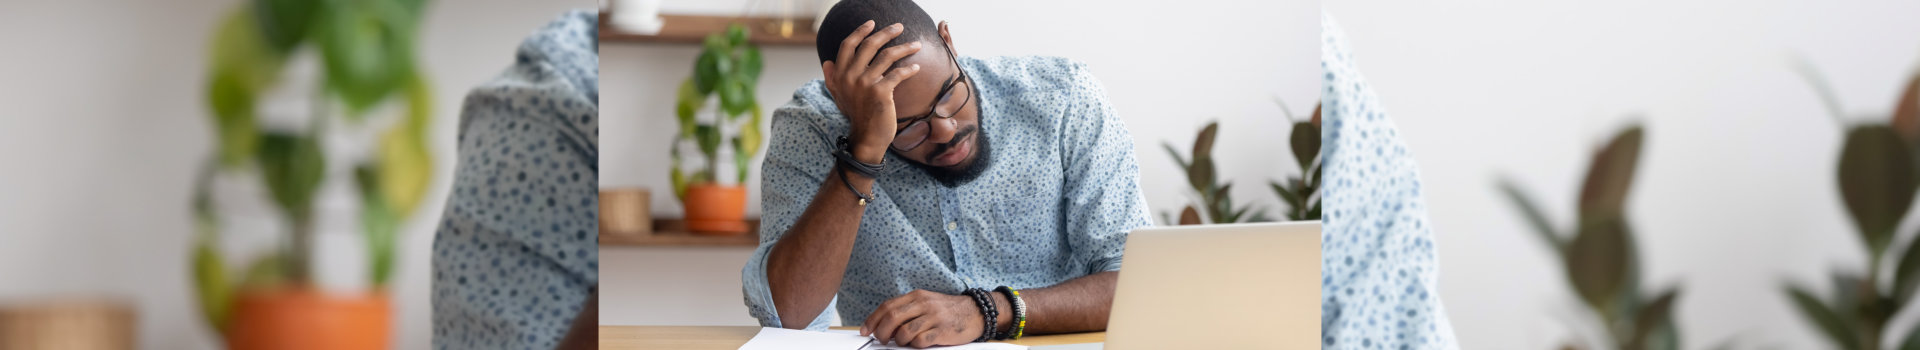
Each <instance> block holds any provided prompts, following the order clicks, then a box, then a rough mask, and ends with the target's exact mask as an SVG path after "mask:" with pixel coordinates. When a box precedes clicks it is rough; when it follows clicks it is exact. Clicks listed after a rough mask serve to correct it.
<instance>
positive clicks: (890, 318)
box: [873, 302, 925, 344]
mask: <svg viewBox="0 0 1920 350" xmlns="http://www.w3.org/2000/svg"><path fill="white" fill-rule="evenodd" d="M924 311H925V308H922V307H921V305H920V303H918V302H908V303H904V304H901V305H898V306H895V307H894V308H893V309H891V310H889V311H888V312H887V313H886V314H885V315H883V316H882V317H881V321H880V322H879V323H875V324H874V326H873V336H874V337H875V338H877V339H879V340H880V343H881V344H886V343H887V342H897V343H905V342H906V341H907V338H900V337H897V336H896V332H898V331H899V329H900V327H901V325H903V324H905V323H906V322H907V321H912V320H913V319H915V318H918V317H920V315H921V314H924V313H925V312H924Z"/></svg>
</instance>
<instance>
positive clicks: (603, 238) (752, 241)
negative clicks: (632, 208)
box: [600, 219, 760, 247]
mask: <svg viewBox="0 0 1920 350" xmlns="http://www.w3.org/2000/svg"><path fill="white" fill-rule="evenodd" d="M759 232H760V219H747V233H744V234H738V235H731V236H719V235H708V234H701V233H694V232H693V231H690V230H688V229H687V222H686V220H680V219H654V220H653V232H647V233H641V232H610V231H605V230H602V231H600V245H601V246H642V247H646V246H654V247H661V246H710V247H758V246H760V234H759Z"/></svg>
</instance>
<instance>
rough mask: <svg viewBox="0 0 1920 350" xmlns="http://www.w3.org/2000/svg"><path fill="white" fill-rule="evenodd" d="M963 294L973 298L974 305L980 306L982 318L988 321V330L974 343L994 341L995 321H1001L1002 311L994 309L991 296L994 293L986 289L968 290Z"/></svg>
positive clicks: (982, 332) (981, 333)
mask: <svg viewBox="0 0 1920 350" xmlns="http://www.w3.org/2000/svg"><path fill="white" fill-rule="evenodd" d="M962 293H964V294H966V295H967V296H970V297H973V303H974V305H979V306H980V316H983V317H982V318H983V319H985V320H986V325H987V327H986V330H984V331H981V332H980V337H979V338H974V339H973V341H974V342H983V341H988V340H994V339H995V338H994V337H995V335H996V332H994V324H993V323H994V321H996V320H999V319H1000V310H999V309H996V308H994V304H993V296H992V295H991V294H989V293H993V292H989V291H987V290H985V289H980V288H967V290H966V291H965V292H962Z"/></svg>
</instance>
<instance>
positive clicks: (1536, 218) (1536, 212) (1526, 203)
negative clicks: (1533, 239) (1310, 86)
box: [1499, 178, 1567, 254]
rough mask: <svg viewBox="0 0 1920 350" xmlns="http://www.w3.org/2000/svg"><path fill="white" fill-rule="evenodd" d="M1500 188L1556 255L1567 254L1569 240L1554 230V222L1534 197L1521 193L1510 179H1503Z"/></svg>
mask: <svg viewBox="0 0 1920 350" xmlns="http://www.w3.org/2000/svg"><path fill="white" fill-rule="evenodd" d="M1499 186H1500V193H1501V194H1504V195H1506V197H1507V201H1508V202H1511V203H1513V206H1514V207H1517V208H1520V215H1521V217H1523V218H1525V219H1526V220H1527V225H1528V226H1531V227H1532V228H1533V232H1534V233H1535V234H1536V236H1539V237H1540V239H1541V240H1542V241H1544V242H1546V243H1547V245H1548V246H1551V247H1553V251H1554V252H1555V253H1560V254H1565V253H1566V251H1567V239H1566V238H1564V237H1563V236H1561V234H1560V232H1559V230H1555V229H1554V228H1553V221H1552V220H1549V219H1547V214H1546V212H1542V211H1540V207H1539V206H1538V205H1535V204H1534V201H1533V199H1532V197H1531V196H1528V195H1527V194H1526V192H1524V191H1521V190H1520V187H1519V186H1518V185H1515V184H1514V183H1513V181H1512V180H1510V179H1506V178H1502V179H1501V180H1500V184H1499Z"/></svg>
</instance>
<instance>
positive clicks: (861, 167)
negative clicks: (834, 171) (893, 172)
mask: <svg viewBox="0 0 1920 350" xmlns="http://www.w3.org/2000/svg"><path fill="white" fill-rule="evenodd" d="M833 158H835V159H839V160H840V164H844V165H846V166H847V168H848V169H852V170H853V172H856V173H860V175H863V176H866V177H867V178H879V177H880V172H881V171H882V170H886V166H887V161H886V158H881V159H880V163H877V164H876V163H867V162H862V161H860V160H859V159H856V158H854V157H853V147H852V143H851V142H850V141H847V137H846V136H841V137H840V139H839V140H838V141H835V142H834V149H833Z"/></svg>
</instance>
